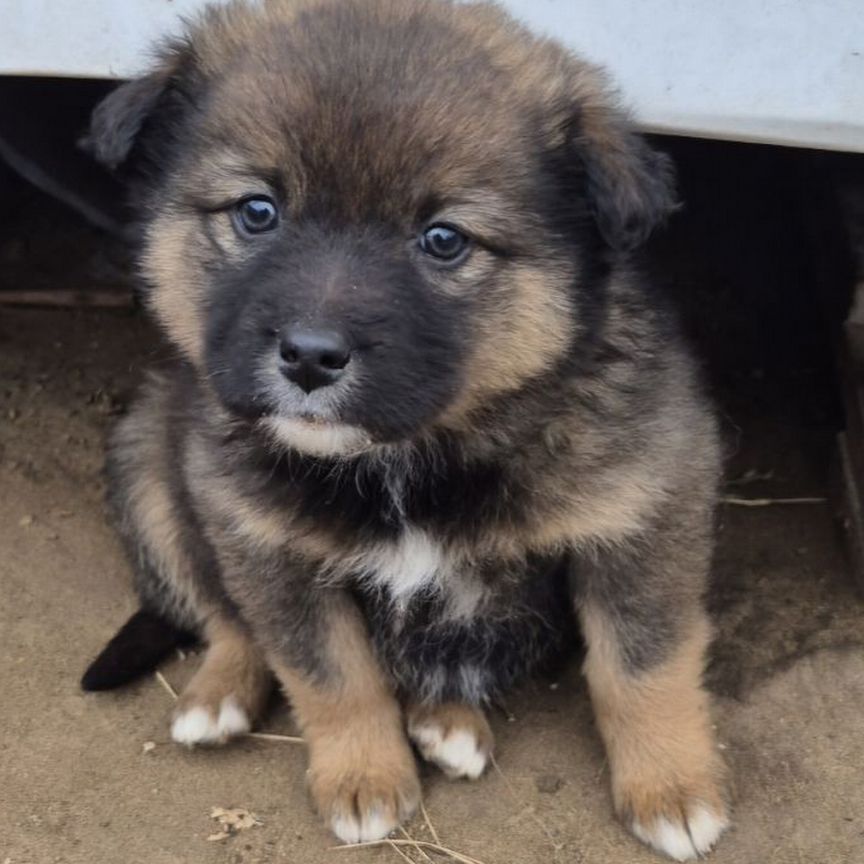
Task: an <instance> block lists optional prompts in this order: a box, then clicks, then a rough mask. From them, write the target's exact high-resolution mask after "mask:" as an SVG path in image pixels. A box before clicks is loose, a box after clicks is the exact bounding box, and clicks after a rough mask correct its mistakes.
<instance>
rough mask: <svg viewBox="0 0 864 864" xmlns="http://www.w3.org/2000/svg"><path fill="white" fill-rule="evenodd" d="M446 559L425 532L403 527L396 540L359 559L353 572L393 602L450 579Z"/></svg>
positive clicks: (375, 548) (438, 546) (383, 544)
mask: <svg viewBox="0 0 864 864" xmlns="http://www.w3.org/2000/svg"><path fill="white" fill-rule="evenodd" d="M450 569H451V566H450V562H449V561H448V556H447V554H446V552H445V550H444V548H443V547H442V546H441V544H440V543H438V542H437V541H436V540H434V539H433V538H432V537H430V536H429V534H428V533H427V532H426V531H423V530H421V529H419V528H413V527H410V526H409V527H406V528H405V530H404V531H403V532H402V534H401V535H400V536H399V539H398V540H396V541H395V542H392V543H382V544H379V545H378V546H375V547H374V548H373V549H370V550H368V551H367V552H365V553H364V554H363V555H361V556H359V560H358V561H357V570H358V571H359V572H360V573H362V574H363V576H364V577H366V578H367V579H369V580H370V581H371V582H373V583H374V584H375V585H377V586H379V587H380V588H384V589H385V590H386V591H387V592H388V593H389V594H390V596H391V597H392V598H393V600H394V601H395V602H396V603H405V602H406V601H407V600H408V599H409V598H410V597H411V596H412V595H413V594H416V593H417V592H418V591H423V590H429V589H432V588H435V587H440V586H441V584H442V582H444V581H446V580H447V579H448V577H449V576H450Z"/></svg>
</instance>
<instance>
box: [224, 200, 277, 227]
mask: <svg viewBox="0 0 864 864" xmlns="http://www.w3.org/2000/svg"><path fill="white" fill-rule="evenodd" d="M234 214H235V217H236V221H237V224H238V225H239V226H240V228H241V230H243V231H245V232H246V233H247V234H262V233H263V232H265V231H272V230H273V229H274V228H275V227H276V226H277V225H278V224H279V211H278V210H277V209H276V204H275V202H274V201H273V200H272V199H270V198H267V197H265V196H263V195H258V196H256V197H255V198H246V199H245V200H243V201H241V202H240V203H239V204H237V205H236V206H235V208H234Z"/></svg>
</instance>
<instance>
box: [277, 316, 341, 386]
mask: <svg viewBox="0 0 864 864" xmlns="http://www.w3.org/2000/svg"><path fill="white" fill-rule="evenodd" d="M279 355H280V356H281V357H282V363H281V369H282V374H283V375H284V376H285V377H286V378H287V379H288V380H289V381H293V382H294V383H295V384H297V385H298V386H299V387H301V388H302V389H303V390H304V391H305V392H306V393H311V392H312V391H313V390H317V389H318V388H319V387H326V386H327V385H328V384H333V383H335V382H336V381H337V380H338V379H339V378H340V377H341V376H342V373H343V372H344V371H345V367H346V366H347V365H348V362H349V361H350V360H351V348H350V346H349V345H348V340H347V339H346V338H345V337H344V336H342V335H341V334H340V333H337V332H335V331H332V330H307V329H302V328H296V327H295V328H292V329H290V330H287V331H285V332H284V333H283V334H282V336H281V338H280V340H279Z"/></svg>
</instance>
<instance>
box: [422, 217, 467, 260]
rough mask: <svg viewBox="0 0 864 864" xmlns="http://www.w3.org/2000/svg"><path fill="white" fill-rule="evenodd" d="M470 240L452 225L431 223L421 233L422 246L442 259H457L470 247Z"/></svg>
mask: <svg viewBox="0 0 864 864" xmlns="http://www.w3.org/2000/svg"><path fill="white" fill-rule="evenodd" d="M468 242H469V241H468V238H467V237H466V236H465V235H464V234H463V233H462V232H461V231H457V230H456V229H455V228H452V227H451V226H450V225H431V226H430V227H429V228H427V229H426V230H425V231H424V232H423V233H422V234H421V235H420V248H421V249H422V250H423V251H424V252H425V253H426V254H427V255H431V256H432V257H433V258H438V259H439V260H441V261H455V260H456V259H457V258H458V257H459V256H460V255H461V254H462V253H463V252H464V251H465V250H466V249H467V248H468Z"/></svg>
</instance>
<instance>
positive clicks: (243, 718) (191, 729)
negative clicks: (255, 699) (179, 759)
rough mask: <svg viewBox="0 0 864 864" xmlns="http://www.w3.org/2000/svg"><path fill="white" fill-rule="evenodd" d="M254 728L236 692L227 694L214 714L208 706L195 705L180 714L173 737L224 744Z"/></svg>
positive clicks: (181, 741) (191, 742) (188, 743)
mask: <svg viewBox="0 0 864 864" xmlns="http://www.w3.org/2000/svg"><path fill="white" fill-rule="evenodd" d="M251 728H252V724H251V723H250V722H249V717H248V715H247V714H246V712H245V711H244V710H243V709H242V708H241V707H240V706H239V705H238V704H237V700H236V699H235V698H234V697H233V696H226V697H225V698H224V699H223V700H222V704H221V705H220V707H219V716H218V717H215V718H214V716H213V714H212V713H211V712H210V710H209V709H207V708H203V707H202V706H200V705H196V706H195V707H194V708H189V709H188V710H187V711H184V712H182V713H181V714H178V715H177V716H176V717H175V718H174V722H173V723H172V724H171V737H172V738H173V739H174V740H175V741H176V742H177V743H178V744H185V745H186V746H187V747H192V746H194V745H195V744H222V743H224V742H225V741H227V740H228V739H229V738H233V737H235V736H237V735H243V734H244V733H246V732H248V731H249V730H250V729H251Z"/></svg>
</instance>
